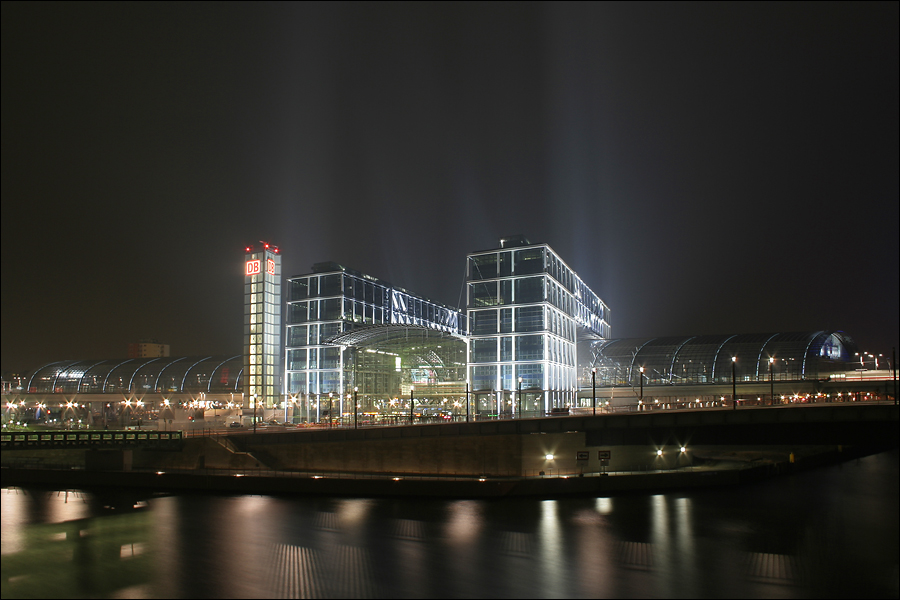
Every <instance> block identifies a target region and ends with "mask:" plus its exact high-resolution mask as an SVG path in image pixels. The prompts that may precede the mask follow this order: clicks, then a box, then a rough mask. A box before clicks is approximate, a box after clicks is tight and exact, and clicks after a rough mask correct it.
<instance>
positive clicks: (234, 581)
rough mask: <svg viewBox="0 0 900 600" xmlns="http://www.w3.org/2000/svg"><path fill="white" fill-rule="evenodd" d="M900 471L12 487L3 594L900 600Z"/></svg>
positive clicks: (865, 466) (865, 467)
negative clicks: (601, 492) (598, 481)
mask: <svg viewBox="0 0 900 600" xmlns="http://www.w3.org/2000/svg"><path fill="white" fill-rule="evenodd" d="M898 464H900V459H898V452H897V451H893V452H889V453H883V454H879V455H875V456H870V457H866V458H863V459H860V460H854V461H851V462H847V463H844V464H841V465H836V466H832V467H827V468H821V469H818V470H814V471H809V472H806V473H801V474H799V475H795V476H790V477H784V478H780V479H775V480H771V481H767V482H763V483H759V484H753V485H747V486H743V487H740V488H728V489H717V490H705V491H690V492H673V493H665V494H646V495H622V496H615V497H612V498H577V499H561V500H493V501H481V500H478V501H473V500H470V501H459V500H452V501H451V500H447V501H439V500H419V501H417V500H407V499H377V500H374V499H340V498H284V497H271V496H206V495H184V496H167V497H153V498H146V497H136V496H134V497H132V496H116V495H104V494H96V493H91V492H81V491H74V492H73V491H71V490H70V491H68V492H65V491H61V492H46V491H30V490H21V489H19V490H17V489H4V490H3V493H2V596H3V597H4V598H8V597H43V598H56V597H192V598H244V597H277V598H297V597H300V598H306V597H310V598H317V597H318V598H322V597H333V598H344V597H392V598H394V597H471V598H483V597H489V598H490V597H592V598H593V597H648V596H652V597H698V596H699V597H732V596H733V597H760V598H769V597H776V598H780V597H838V598H840V597H873V596H875V597H893V598H896V597H897V596H898V589H900V586H898V577H900V573H898V554H900V549H898V546H900V519H898V515H900V509H898V506H900V502H898V500H900V498H898V480H900V478H898Z"/></svg>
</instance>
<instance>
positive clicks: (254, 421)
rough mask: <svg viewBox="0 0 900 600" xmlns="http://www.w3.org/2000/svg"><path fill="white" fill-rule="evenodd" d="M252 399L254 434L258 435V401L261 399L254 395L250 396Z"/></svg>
mask: <svg viewBox="0 0 900 600" xmlns="http://www.w3.org/2000/svg"><path fill="white" fill-rule="evenodd" d="M250 399H251V400H253V433H254V434H256V401H257V400H258V399H259V396H257V395H256V394H253V395H252V396H250Z"/></svg>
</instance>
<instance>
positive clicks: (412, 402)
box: [409, 385, 416, 425]
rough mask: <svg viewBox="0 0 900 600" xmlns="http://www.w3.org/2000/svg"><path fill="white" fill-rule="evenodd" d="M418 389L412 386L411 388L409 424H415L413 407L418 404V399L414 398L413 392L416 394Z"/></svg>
mask: <svg viewBox="0 0 900 600" xmlns="http://www.w3.org/2000/svg"><path fill="white" fill-rule="evenodd" d="M415 390H416V387H415V386H413V385H411V386H409V424H410V425H412V423H413V405H414V404H415V403H416V399H415V398H414V397H413V392H415Z"/></svg>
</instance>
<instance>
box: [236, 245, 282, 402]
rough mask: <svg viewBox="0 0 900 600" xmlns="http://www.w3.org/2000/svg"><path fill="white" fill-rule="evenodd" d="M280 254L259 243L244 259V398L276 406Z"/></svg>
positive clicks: (279, 370)
mask: <svg viewBox="0 0 900 600" xmlns="http://www.w3.org/2000/svg"><path fill="white" fill-rule="evenodd" d="M281 326H282V325H281V254H279V252H278V248H277V247H275V246H273V245H271V244H266V243H262V244H261V245H260V246H259V247H254V246H248V247H247V249H246V256H245V259H244V377H243V382H244V394H245V395H246V396H247V398H249V399H250V401H251V402H253V399H254V398H258V399H259V405H260V406H263V407H265V408H274V407H276V406H279V405H280V403H281V401H282V397H281V394H282V390H281V388H282V386H281V376H282V367H281Z"/></svg>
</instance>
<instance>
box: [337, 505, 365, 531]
mask: <svg viewBox="0 0 900 600" xmlns="http://www.w3.org/2000/svg"><path fill="white" fill-rule="evenodd" d="M371 508H372V501H371V500H366V499H353V500H342V501H339V502H338V506H337V513H338V517H339V518H340V521H341V524H342V525H344V526H346V527H349V528H353V527H357V526H360V525H362V524H363V523H365V521H366V519H368V518H369V512H370V510H371Z"/></svg>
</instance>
